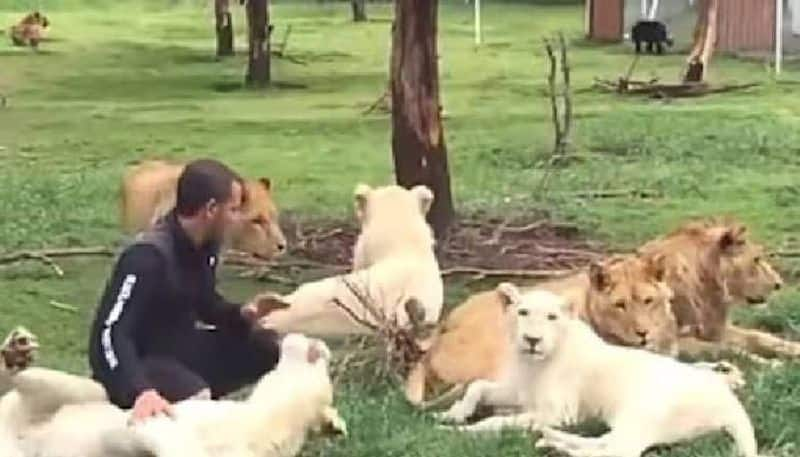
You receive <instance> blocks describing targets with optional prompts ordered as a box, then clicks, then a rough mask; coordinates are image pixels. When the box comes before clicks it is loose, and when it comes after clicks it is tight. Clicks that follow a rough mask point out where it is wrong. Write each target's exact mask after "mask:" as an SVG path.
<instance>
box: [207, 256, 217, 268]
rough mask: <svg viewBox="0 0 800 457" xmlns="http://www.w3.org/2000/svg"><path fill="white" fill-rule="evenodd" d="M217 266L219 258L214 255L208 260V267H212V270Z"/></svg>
mask: <svg viewBox="0 0 800 457" xmlns="http://www.w3.org/2000/svg"><path fill="white" fill-rule="evenodd" d="M216 264H217V258H216V257H214V256H213V255H212V256H211V257H209V258H208V266H210V267H211V268H214V265H216Z"/></svg>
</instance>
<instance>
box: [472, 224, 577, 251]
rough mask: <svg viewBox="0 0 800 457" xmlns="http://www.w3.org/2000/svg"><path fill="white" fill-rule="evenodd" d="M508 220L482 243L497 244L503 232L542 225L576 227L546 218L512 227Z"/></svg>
mask: <svg viewBox="0 0 800 457" xmlns="http://www.w3.org/2000/svg"><path fill="white" fill-rule="evenodd" d="M508 224H509V220H508V219H506V220H504V221H503V222H501V223H500V224H499V225H498V226H497V227H496V228H495V229H494V231H493V232H492V236H491V237H489V239H488V240H486V241H485V242H484V243H483V244H484V245H487V246H494V245H496V244H499V243H500V241H501V239H502V238H503V235H505V234H509V233H510V234H520V233H527V232H530V231H532V230H536V229H540V228H542V227H553V228H567V229H575V228H577V227H576V226H575V225H572V224H567V223H562V222H553V221H550V220H548V219H541V220H538V221H536V222H531V223H530V224H526V225H522V226H518V227H514V226H510V225H508Z"/></svg>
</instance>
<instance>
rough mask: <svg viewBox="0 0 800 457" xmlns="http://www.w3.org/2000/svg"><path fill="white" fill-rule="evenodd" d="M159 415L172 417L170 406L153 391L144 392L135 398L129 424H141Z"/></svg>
mask: <svg viewBox="0 0 800 457" xmlns="http://www.w3.org/2000/svg"><path fill="white" fill-rule="evenodd" d="M159 414H165V415H167V416H169V417H173V411H172V405H170V404H169V402H168V401H166V400H164V398H163V397H162V396H161V395H159V393H158V392H156V391H155V390H152V389H150V390H145V391H144V392H142V393H141V394H139V396H138V397H137V398H136V403H134V405H133V411H132V412H131V422H133V423H136V422H141V421H143V420H145V419H147V418H149V417H154V416H157V415H159Z"/></svg>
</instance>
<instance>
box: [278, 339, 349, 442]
mask: <svg viewBox="0 0 800 457" xmlns="http://www.w3.org/2000/svg"><path fill="white" fill-rule="evenodd" d="M330 359H331V352H330V349H329V348H328V346H327V344H325V342H324V341H322V340H320V339H317V338H309V337H307V336H305V335H303V334H300V333H289V334H288V335H285V336H284V337H283V339H282V341H281V355H280V362H279V363H282V364H293V365H295V366H301V367H303V368H304V369H308V371H304V372H302V373H299V376H302V377H303V378H302V379H301V380H298V382H302V383H307V384H306V385H307V386H308V388H307V389H305V391H304V395H305V396H306V397H305V400H306V401H308V402H309V403H310V404H312V405H313V409H314V411H315V412H316V415H315V417H314V421H313V423H312V424H311V426H312V428H313V429H314V430H315V431H317V432H318V433H322V434H332V435H347V425H346V423H345V421H344V419H342V418H341V416H339V413H338V411H337V410H336V408H334V406H333V382H332V381H331V378H330V375H329V374H328V364H329V363H330Z"/></svg>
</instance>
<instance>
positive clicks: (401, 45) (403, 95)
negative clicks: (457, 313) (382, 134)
mask: <svg viewBox="0 0 800 457" xmlns="http://www.w3.org/2000/svg"><path fill="white" fill-rule="evenodd" d="M437 14H438V0H395V19H394V23H393V26H392V28H393V32H392V56H391V71H390V74H391V94H392V156H393V159H394V167H395V176H396V178H397V182H398V184H400V185H401V186H403V187H407V188H410V187H412V186H414V185H417V184H423V185H426V186H428V187H429V188H430V189H431V190H432V191H433V194H434V200H433V206H432V207H431V210H430V212H429V213H428V222H429V223H430V224H431V226H432V228H433V230H434V233H435V235H436V238H437V239H439V240H442V239H444V238H446V236H447V229H448V228H449V226H450V224H451V223H452V220H453V218H454V215H455V211H454V209H453V200H452V195H451V192H450V173H449V170H448V163H447V148H446V146H445V142H444V129H443V127H442V119H441V106H440V103H439V66H438V59H437V40H436V34H437V27H436V22H437Z"/></svg>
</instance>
